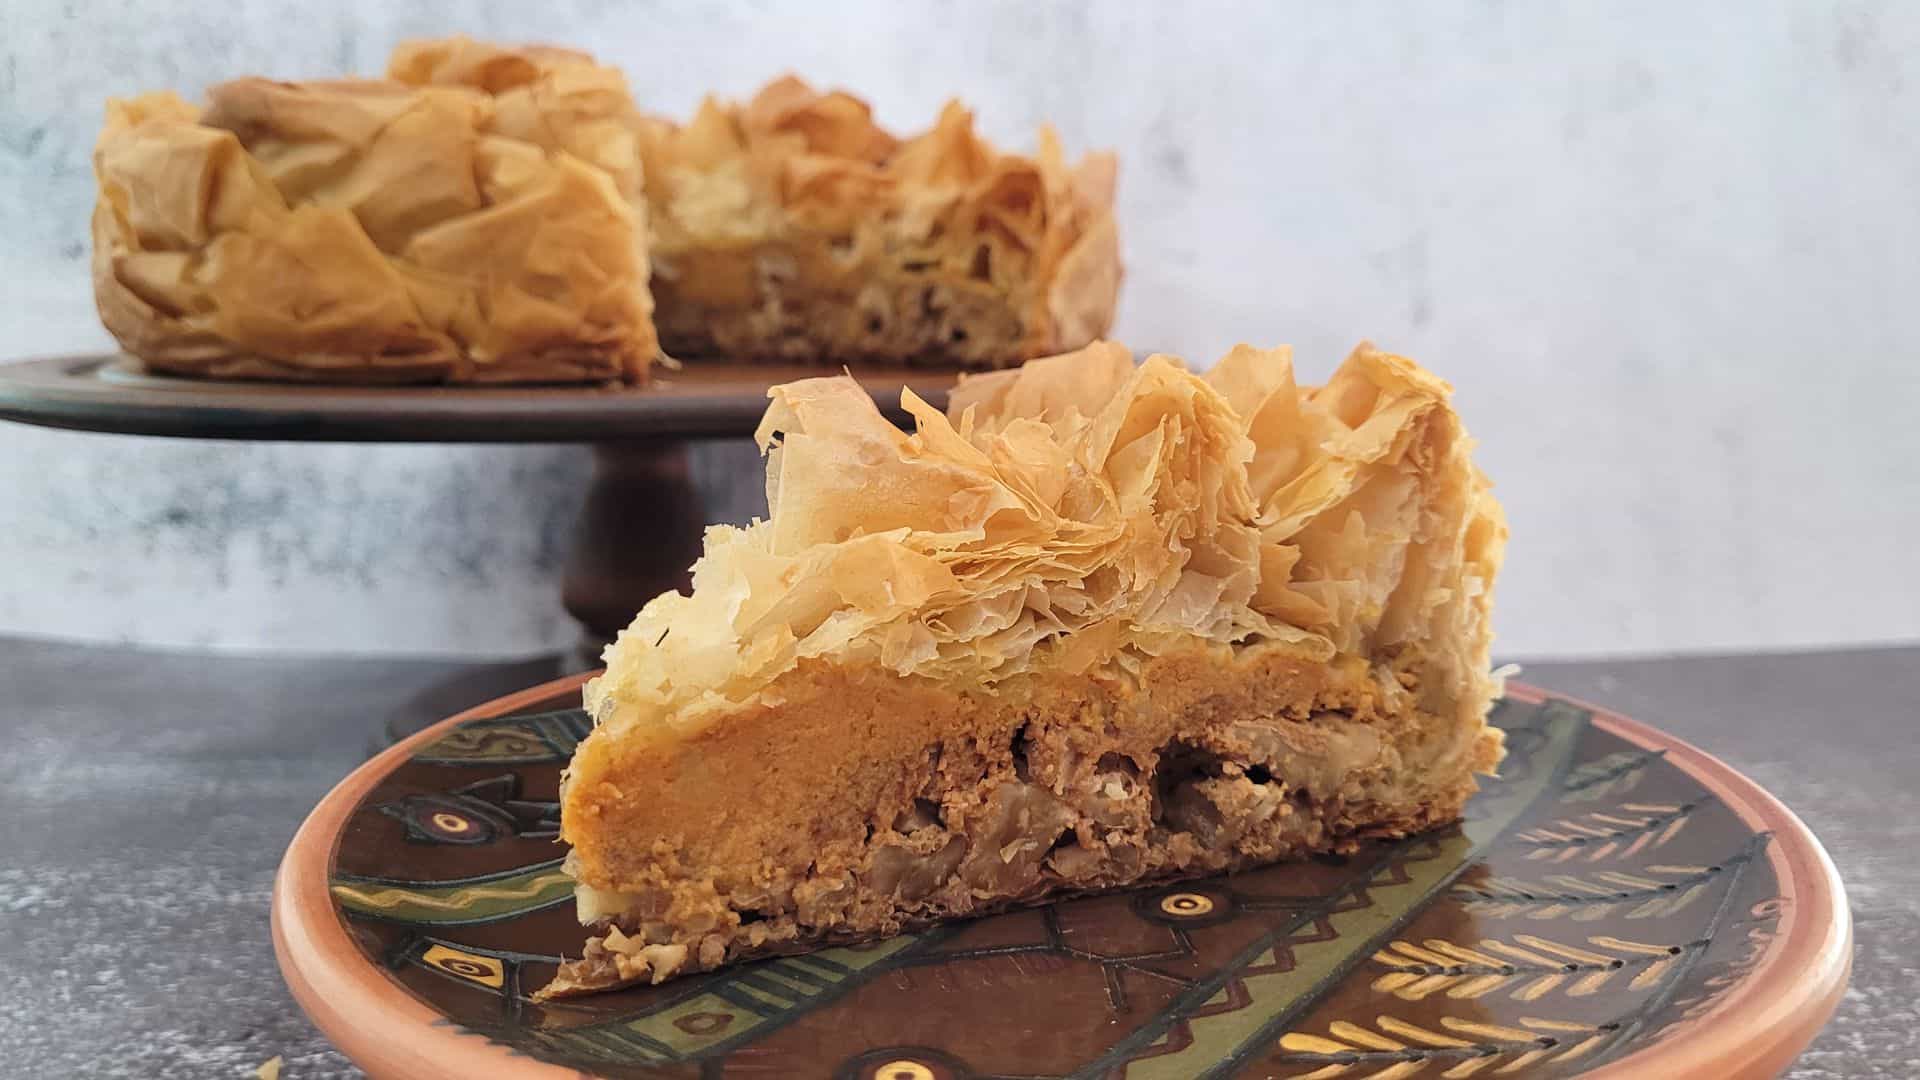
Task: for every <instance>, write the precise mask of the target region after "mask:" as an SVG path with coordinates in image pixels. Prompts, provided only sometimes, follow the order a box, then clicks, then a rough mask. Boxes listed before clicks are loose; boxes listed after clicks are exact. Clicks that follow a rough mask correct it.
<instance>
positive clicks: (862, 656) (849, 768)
mask: <svg viewBox="0 0 1920 1080" xmlns="http://www.w3.org/2000/svg"><path fill="white" fill-rule="evenodd" d="M1449 395H1450V390H1449V388H1448V387H1447V385H1446V384H1445V383H1443V382H1441V381H1440V380H1439V379H1437V378H1435V377H1434V376H1432V375H1430V374H1428V373H1427V372H1425V371H1424V370H1422V369H1420V368H1419V367H1418V366H1416V365H1415V364H1413V363H1412V362H1411V361H1409V360H1406V359H1404V358H1402V357H1398V356H1393V355H1391V354H1387V353H1383V352H1380V351H1378V350H1376V349H1373V348H1372V347H1370V346H1366V345H1362V346H1361V347H1360V348H1358V349H1356V350H1355V351H1354V353H1353V354H1352V355H1351V356H1350V357H1349V358H1348V359H1347V361H1346V362H1345V363H1344V364H1343V365H1341V367H1340V369H1339V370H1338V371H1337V372H1336V373H1335V375H1334V376H1333V378H1332V379H1331V380H1330V381H1329V382H1328V383H1327V384H1326V385H1324V386H1321V387H1318V388H1301V387H1299V386H1298V385H1297V384H1296V383H1295V381H1294V378H1293V372H1292V366H1291V362H1290V357H1289V355H1288V353H1287V351H1286V350H1284V349H1276V350H1264V351H1263V350H1255V349H1251V348H1247V347H1244V346H1243V347H1240V348H1237V349H1235V350H1234V351H1233V352H1231V353H1230V354H1228V355H1227V356H1226V357H1225V358H1224V359H1222V360H1221V361H1220V362H1219V363H1218V364H1216V365H1215V366H1214V367H1213V368H1212V369H1211V370H1210V371H1208V372H1207V373H1206V374H1205V375H1195V374H1193V373H1190V372H1188V371H1187V370H1186V369H1185V368H1184V367H1183V366H1182V365H1181V364H1180V363H1179V361H1177V360H1174V359H1172V358H1169V357H1164V356H1153V357H1149V358H1148V359H1147V360H1146V361H1145V363H1144V364H1141V365H1139V366H1138V367H1136V366H1135V365H1134V364H1133V362H1132V358H1131V357H1130V356H1129V355H1128V353H1127V352H1126V350H1124V349H1122V348H1120V347H1119V346H1116V345H1111V344H1105V343H1100V344H1096V345H1093V346H1090V347H1089V348H1087V349H1085V350H1082V351H1080V352H1078V353H1074V354H1069V355H1063V356H1058V357H1052V358H1048V359H1043V360H1039V361H1036V362H1033V363H1030V364H1028V365H1027V366H1025V367H1024V368H1022V369H1020V370H1018V371H1011V372H1000V373H994V374H991V375H986V376H982V377H977V378H972V379H966V380H963V381H962V382H961V384H960V386H959V387H958V388H957V389H956V390H955V392H954V393H953V395H952V398H951V400H950V403H949V406H948V410H947V412H946V413H945V414H942V413H941V412H939V411H937V410H934V409H932V408H930V407H928V406H927V405H926V404H925V403H924V402H922V401H920V400H919V399H918V398H916V397H914V396H913V395H912V394H911V393H910V392H909V393H905V394H903V406H904V407H905V409H906V410H907V411H908V412H909V413H911V414H912V415H913V416H914V418H915V420H916V421H917V426H918V430H917V432H916V433H914V434H911V435H909V434H906V433H904V432H901V431H899V430H898V429H896V428H894V427H893V426H892V425H891V424H890V423H888V422H887V421H886V420H885V418H884V417H882V416H881V414H880V413H879V411H878V410H877V409H876V408H875V407H874V405H873V402H872V400H871V399H870V398H869V397H868V396H867V394H866V393H865V392H864V391H863V390H861V388H860V387H859V386H858V385H857V384H855V383H854V382H853V381H852V380H850V379H847V378H844V377H835V378H821V379H811V380H806V381H802V382H798V383H791V384H788V385H785V386H780V387H775V388H774V389H773V390H772V391H771V396H772V401H773V403H772V405H771V407H770V408H769V410H768V412H767V416H766V419H765V421H764V422H763V423H762V425H761V430H760V439H761V442H762V445H763V447H765V448H767V449H768V450H769V451H770V455H769V463H768V502H769V506H770V516H769V518H768V519H767V520H766V521H762V522H758V523H756V524H754V525H752V526H751V527H748V528H745V529H739V528H733V527H728V526H715V527H713V528H711V529H709V530H708V532H707V537H706V553H705V555H704V557H703V558H702V559H701V560H700V561H699V562H698V563H696V564H695V567H694V575H693V590H692V593H691V594H690V595H682V594H677V593H669V594H665V595H662V596H660V597H658V598H656V599H655V600H654V601H652V602H651V603H649V604H648V605H647V606H646V607H645V609H643V610H642V611H641V613H640V614H639V616H638V618H636V619H635V621H634V623H633V625H632V626H631V627H630V628H629V629H628V630H627V631H625V632H624V633H623V634H621V636H620V638H619V640H618V641H617V642H616V643H615V644H614V645H613V646H611V647H610V648H609V650H608V653H607V670H606V672H605V674H603V675H601V676H600V677H598V678H596V679H594V680H593V681H591V682H590V683H588V684H587V689H586V700H587V704H588V708H589V710H590V711H591V712H592V714H593V716H594V719H595V721H596V727H595V730H594V731H593V733H592V734H591V735H590V736H589V737H588V738H587V739H586V740H585V741H584V742H582V743H581V745H580V747H579V748H578V750H577V751H576V754H575V757H574V759H573V762H572V764H571V765H570V767H569V771H568V775H567V780H566V783H565V785H564V787H563V792H562V835H563V838H564V839H565V840H566V841H567V842H568V843H570V844H571V845H572V848H573V850H572V853H571V855H570V857H569V860H568V868H569V872H570V873H572V874H573V875H574V877H575V878H576V880H577V881H578V882H579V885H580V888H579V900H580V914H581V917H582V919H583V921H586V922H588V923H590V924H593V925H595V926H596V927H598V932H597V933H596V936H595V940H594V944H592V945H591V946H590V947H589V949H588V951H587V952H586V954H584V955H583V958H582V960H581V961H579V962H577V963H575V964H573V965H570V966H569V967H567V968H565V969H563V971H562V974H561V977H560V979H559V980H558V981H557V982H556V983H555V984H554V986H553V987H551V988H550V990H549V993H554V994H559V993H570V992H578V991H582V990H588V989H594V988H597V987H601V986H606V985H616V984H618V983H620V982H624V981H633V980H636V979H643V978H644V979H649V980H653V981H658V980H659V979H661V978H665V977H668V976H671V975H673V974H677V973H680V972H684V971H691V970H703V969H705V968H709V967H712V966H714V965H716V964H719V963H724V962H727V961H730V960H733V959H738V958H741V957H744V956H751V955H757V954H759V953H761V952H765V951H769V950H774V951H779V950H793V949H799V948H805V947H810V946H812V945H816V944H819V943H821V942H825V941H843V940H850V939H857V938H862V937H869V936H873V935H879V934H888V933H894V932H897V931H899V930H901V929H903V928H906V927H909V926H913V925H918V924H921V923H924V922H926V921H929V920H932V919H938V918H946V917H951V916H956V915H967V914H974V913H978V912H982V911H990V910H994V909H996V908H998V907H1004V906H1006V905H1009V904H1014V903H1026V902H1031V901H1034V900H1038V899H1041V898H1044V897H1047V896H1052V895H1058V894H1060V893H1063V892H1073V891H1079V890H1084V889H1089V888H1104V887H1108V886H1112V885H1119V884H1126V883H1130V882H1134V881H1140V880H1147V879H1152V878H1164V877H1169V876H1181V875H1190V874H1196V873H1206V872H1212V871H1217V870H1221V869H1227V868H1231V867H1235V866H1242V865H1248V864H1251V863H1256V862H1263V861H1269V860H1272V859H1275V858H1280V857H1285V856H1288V855H1296V854H1301V853H1306V852H1313V851H1324V850H1332V849H1339V848H1342V847H1348V846H1351V845H1352V844H1353V843H1354V842H1355V841H1356V840H1357V838H1359V837H1361V836H1365V835H1378V834H1388V835H1397V834H1404V833H1405V832H1407V831H1410V830H1414V829H1418V828H1424V827H1427V826H1431V825H1434V824H1439V823H1442V822H1445V821H1447V820H1451V819H1452V818H1454V817H1457V816H1458V814H1459V813H1460V810H1461V807H1462V806H1463V805H1464V802H1465V800H1466V798H1467V796H1468V795H1469V794H1470V793H1471V792H1472V790H1473V787H1474V784H1473V779H1472V777H1473V774H1474V773H1476V772H1487V771H1490V770H1491V769H1492V768H1493V767H1494V766H1495V765H1496V764H1497V762H1498V761H1499V758H1500V754H1501V749H1500V736H1499V733H1498V731H1497V730H1495V729H1492V728H1489V727H1487V726H1486V725H1485V722H1484V719H1485V715H1486V711H1487V709H1488V707H1489V704H1490V702H1491V700H1492V698H1493V697H1494V695H1495V694H1496V693H1497V690H1498V686H1497V680H1496V679H1495V678H1494V677H1493V676H1492V675H1491V674H1490V673H1489V671H1488V666H1489V664H1488V649H1489V644H1490V641H1491V631H1490V626H1489V615H1490V608H1491V589H1492V584H1493V578H1494V575H1495V573H1496V572H1497V570H1498V567H1499V563H1500V559H1501V554H1502V550H1503V547H1504V543H1505V537H1506V526H1505V522H1504V519H1503V517H1502V515H1501V512H1500V508H1499V506H1498V504H1497V503H1496V502H1495V501H1494V499H1493V497H1492V495H1491V492H1490V490H1489V487H1488V484H1487V482H1486V479H1485V478H1484V476H1482V474H1481V473H1480V472H1479V471H1478V470H1477V469H1476V468H1475V467H1474V466H1473V464H1472V462H1471V460H1470V457H1469V451H1470V447H1471V441H1470V440H1469V439H1468V437H1467V435H1466V432H1465V430H1464V428H1463V427H1462V426H1461V424H1460V421H1459V418H1458V417H1457V415H1456V414H1455V413H1454V412H1453V410H1452V408H1451V406H1450V404H1449Z"/></svg>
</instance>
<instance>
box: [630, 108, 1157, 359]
mask: <svg viewBox="0 0 1920 1080" xmlns="http://www.w3.org/2000/svg"><path fill="white" fill-rule="evenodd" d="M640 133H641V156H642V158H643V159H644V162H645V173H646V186H647V201H648V203H649V205H650V207H651V215H652V244H653V254H654V259H655V271H656V274H657V276H659V277H661V278H663V279H667V280H669V281H674V282H675V283H676V284H677V285H678V286H679V287H680V288H682V289H685V290H687V291H688V292H690V293H696V294H697V293H700V292H703V291H707V292H711V291H714V290H719V291H723V292H724V291H727V290H737V288H738V285H737V283H734V282H732V281H731V280H719V281H714V282H709V283H702V282H699V281H693V280H688V279H689V278H690V277H692V276H697V275H699V274H701V273H702V267H701V265H700V264H699V262H698V261H697V260H692V259H687V258H682V256H684V255H688V254H690V253H708V252H713V251H724V250H727V249H729V248H748V247H753V246H755V245H761V244H765V243H769V242H773V243H779V242H790V243H793V244H795V245H797V246H798V247H799V248H800V249H801V250H803V251H804V250H807V248H808V246H809V245H811V244H812V243H815V242H819V243H823V244H826V245H828V246H829V247H830V249H831V251H832V252H833V258H834V260H835V261H836V262H837V263H838V264H839V265H840V266H842V267H845V268H854V267H858V268H860V270H861V272H862V273H864V274H866V275H869V276H875V275H877V276H880V277H886V276H888V275H890V274H920V275H928V274H937V275H940V276H944V277H950V278H955V279H960V280H973V281H978V282H982V283H990V284H992V285H993V286H994V287H996V288H999V289H1002V290H1005V291H1007V292H1009V293H1010V294H1013V295H1014V296H1015V297H1016V299H1017V300H1018V301H1019V303H1020V305H1021V306H1022V307H1023V308H1025V309H1026V310H1025V325H1026V326H1027V327H1028V333H1029V336H1030V338H1032V339H1034V340H1035V341H1039V342H1049V341H1067V342H1070V343H1072V344H1079V343H1082V342H1085V341H1087V340H1089V339H1091V338H1092V337H1094V336H1096V335H1098V334H1100V333H1102V332H1104V331H1105V329H1106V327H1107V325H1108V324H1109V323H1110V322H1111V320H1112V316H1113V306H1114V302H1115V298H1116V296H1117V291H1118V288H1119V259H1118V239H1117V234H1116V232H1115V229H1114V222H1113V198H1114V177H1115V162H1114V157H1113V155H1112V154H1108V153H1091V154H1087V155H1085V156H1084V157H1082V158H1081V159H1080V160H1079V161H1078V162H1077V163H1073V164H1069V163H1068V162H1067V160H1066V157H1065V155H1064V154H1063V152H1062V150H1061V146H1060V140H1059V138H1058V137H1057V136H1056V135H1055V133H1054V131H1053V129H1052V128H1051V127H1042V128H1041V130H1040V136H1039V149H1038V151H1037V152H1036V153H1034V154H1032V155H1030V156H1029V155H1023V154H1015V153H1008V152H1003V151H1001V150H998V149H996V148H995V147H994V146H992V145H991V144H990V143H988V142H987V141H986V140H985V139H982V138H981V137H980V136H979V135H978V134H977V133H976V132H975V131H974V127H973V114H972V113H970V112H969V111H968V110H967V109H966V108H965V107H963V106H962V105H961V104H960V103H959V102H957V101H954V102H949V103H948V104H947V106H946V107H945V108H944V109H943V110H942V111H941V113H940V116H939V119H938V120H937V121H936V122H935V124H934V126H933V127H932V128H931V129H930V130H928V131H926V132H924V133H922V134H919V135H916V136H912V137H907V138H901V137H897V136H895V135H893V134H891V133H889V132H887V131H886V130H885V129H883V128H882V127H880V126H879V125H878V124H877V123H875V122H874V119H873V115H872V112H871V110H870V109H869V108H868V106H867V104H866V102H864V101H862V100H860V99H859V98H857V97H854V96H853V95H851V94H847V93H844V92H841V91H832V92H821V91H818V90H815V89H814V88H813V87H811V86H809V85H807V84H806V83H805V82H802V81H801V80H799V79H797V78H794V77H792V76H788V77H785V78H781V79H778V80H776V81H774V82H772V83H769V84H768V85H767V86H766V87H765V88H764V89H762V90H761V91H760V92H759V93H758V94H756V95H755V96H754V97H753V99H752V100H751V101H749V102H747V103H746V104H744V105H741V104H738V103H735V102H730V101H724V100H721V99H718V98H712V97H710V98H708V99H707V100H706V101H705V102H703V103H702V105H701V106H700V109H699V111H698V112H697V113H696V114H695V115H694V117H693V119H692V120H691V121H690V122H688V123H686V124H685V125H676V124H673V123H670V122H668V121H665V120H661V119H656V118H652V117H649V118H648V120H647V122H645V123H643V124H642V125H641V129H640Z"/></svg>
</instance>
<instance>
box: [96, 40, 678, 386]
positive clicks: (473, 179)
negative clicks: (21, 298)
mask: <svg viewBox="0 0 1920 1080" xmlns="http://www.w3.org/2000/svg"><path fill="white" fill-rule="evenodd" d="M496 52H497V51H496ZM499 56H501V57H507V58H510V59H512V60H514V61H515V62H513V63H509V62H507V60H505V59H499V58H498V57H497V58H496V66H497V67H499V68H502V69H511V77H509V76H507V75H502V76H501V77H499V78H498V79H496V80H495V82H494V84H493V85H488V86H457V85H447V86H408V85H404V84H402V83H399V82H380V81H367V80H342V81H333V82H309V83H286V82H273V81H269V80H266V79H241V80H238V81H235V82H230V83H225V84H222V85H220V86H216V87H214V88H213V89H212V91H210V92H209V97H208V103H207V105H206V107H205V108H196V107H194V106H192V105H190V104H188V103H187V102H185V101H183V100H181V99H180V98H178V97H176V96H174V95H172V94H167V93H159V94H147V95H143V96H141V97H139V98H135V99H132V100H129V101H114V102H110V103H109V104H108V109H107V124H106V128H105V130H104V131H103V132H102V134H101V136H100V141H99V144H98V146H97V148H96V150H95V154H94V165H95V172H96V174H97V177H98V180H99V185H100V199H99V203H98V205H97V207H96V209H95V213H94V219H93V233H94V279H95V293H96V297H97V299H98V302H99V305H100V311H101V315H102V318H103V319H104V321H105V322H106V325H107V328H108V329H109V330H110V331H112V333H113V334H114V336H115V337H117V338H118V339H119V340H120V342H121V344H122V345H123V346H124V347H125V348H126V349H127V351H129V352H131V353H133V354H134V355H135V356H137V357H139V358H140V359H141V360H142V361H143V362H145V364H146V365H147V366H148V367H149V368H151V369H154V370H160V371H169V372H178V373H183V374H197V375H208V376H218V377H257V378H284V379H306V380H331V381H346V382H353V381H375V382H434V381H452V382H511V381H529V382H558V381H601V380H614V379H624V380H627V381H641V380H643V379H644V377H645V375H646V372H647V368H648V366H649V365H650V364H651V363H652V362H653V360H654V359H655V357H656V355H657V353H658V345H657V342H656V339H655V336H654V331H653V324H652V320H651V316H650V299H649V294H648V292H647V259H646V247H645V240H646V233H645V223H644V219H643V217H642V211H641V209H640V208H639V207H638V206H637V205H636V203H635V202H634V197H635V196H636V195H637V193H638V190H639V167H640V166H639V158H638V153H637V150H636V147H635V144H634V140H633V137H632V130H633V128H632V119H631V117H632V113H633V105H632V102H631V99H630V98H629V97H628V96H627V94H626V88H625V83H624V80H623V79H622V78H621V76H620V75H619V73H618V72H615V71H613V70H612V69H609V68H603V67H599V66H597V65H594V64H593V63H592V62H591V61H589V60H587V59H586V58H584V57H579V56H576V55H573V54H564V53H557V52H530V53H527V54H524V55H522V54H504V53H503V54H499ZM441 62H442V64H443V65H445V64H451V63H453V60H452V59H446V60H443V61H441ZM432 63H433V54H432V53H431V52H430V51H428V50H423V51H420V52H418V53H416V54H414V66H415V67H420V68H430V67H431V66H432ZM409 70H411V68H410V69H409Z"/></svg>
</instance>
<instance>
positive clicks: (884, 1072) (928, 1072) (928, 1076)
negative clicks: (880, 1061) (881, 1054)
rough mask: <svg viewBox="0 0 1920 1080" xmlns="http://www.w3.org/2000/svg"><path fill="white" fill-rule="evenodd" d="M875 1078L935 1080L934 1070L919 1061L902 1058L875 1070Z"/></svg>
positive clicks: (879, 1079)
mask: <svg viewBox="0 0 1920 1080" xmlns="http://www.w3.org/2000/svg"><path fill="white" fill-rule="evenodd" d="M873 1077H874V1080H933V1070H932V1069H929V1068H927V1067H926V1066H925V1065H922V1064H920V1063H919V1062H917V1061H912V1060H909V1059H907V1058H902V1059H900V1060H899V1061H889V1062H887V1063H886V1064H885V1065H882V1066H880V1067H879V1068H878V1069H875V1070H874V1073H873Z"/></svg>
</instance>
